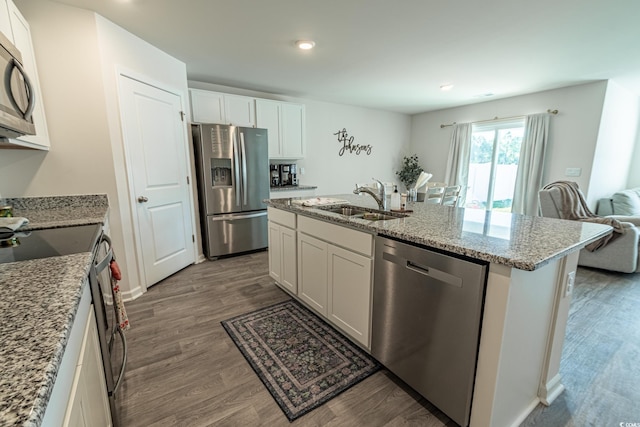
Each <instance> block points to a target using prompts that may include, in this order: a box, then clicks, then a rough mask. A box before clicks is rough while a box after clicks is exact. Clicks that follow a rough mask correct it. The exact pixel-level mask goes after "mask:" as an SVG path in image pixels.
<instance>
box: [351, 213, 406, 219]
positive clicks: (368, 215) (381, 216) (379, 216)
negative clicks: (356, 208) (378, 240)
mask: <svg viewBox="0 0 640 427" xmlns="http://www.w3.org/2000/svg"><path fill="white" fill-rule="evenodd" d="M405 216H406V215H389V214H384V213H380V212H365V213H363V214H362V215H360V217H361V218H362V219H366V220H367V221H386V220H388V219H399V218H404V217H405Z"/></svg>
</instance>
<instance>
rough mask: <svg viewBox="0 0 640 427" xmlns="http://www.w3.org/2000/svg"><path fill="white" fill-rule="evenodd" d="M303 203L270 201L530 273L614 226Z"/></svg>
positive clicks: (434, 208)
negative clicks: (367, 212) (348, 211)
mask: <svg viewBox="0 0 640 427" xmlns="http://www.w3.org/2000/svg"><path fill="white" fill-rule="evenodd" d="M323 197H331V198H336V199H342V200H346V201H347V202H348V203H349V204H350V205H352V206H362V207H366V208H371V209H377V208H378V205H377V203H376V202H375V201H374V200H373V198H372V197H371V196H369V195H367V194H361V195H355V194H339V195H333V196H323ZM297 200H299V201H300V200H304V199H301V198H294V199H289V198H287V199H270V200H268V201H267V203H268V205H269V206H272V207H274V208H279V209H285V210H289V211H292V212H295V213H298V214H301V215H306V216H310V217H315V218H318V219H322V220H325V221H331V222H335V223H340V224H344V225H346V226H349V227H354V228H358V229H362V230H366V231H369V232H373V233H376V234H379V235H383V236H389V237H393V238H397V239H400V240H404V241H407V242H412V243H417V244H420V245H425V246H428V247H432V248H437V249H441V250H445V251H448V252H452V253H455V254H459V255H465V256H468V257H471V258H475V259H480V260H484V261H489V262H493V263H497V264H503V265H506V266H509V267H514V268H517V269H520V270H527V271H532V270H535V269H537V268H540V267H542V266H543V265H545V264H547V263H548V262H550V261H552V260H554V259H557V258H560V257H563V256H566V255H567V254H569V253H571V252H573V251H576V250H579V249H581V248H582V247H584V246H585V245H586V244H588V243H590V242H592V241H594V240H596V239H598V238H599V237H602V236H604V235H606V234H607V233H609V232H610V231H611V227H609V226H607V225H602V224H593V223H585V222H579V221H566V220H560V219H553V218H543V217H532V216H526V215H517V214H510V213H502V212H495V211H494V212H486V211H484V210H478V209H465V208H452V207H448V206H440V205H428V204H425V203H421V202H415V203H409V204H408V206H407V209H411V210H413V212H411V213H408V216H406V217H404V218H399V219H393V220H388V221H368V220H365V219H361V218H353V217H347V216H345V215H341V214H338V213H332V212H327V211H325V210H322V209H321V208H318V207H305V206H302V205H301V204H300V203H298V202H297Z"/></svg>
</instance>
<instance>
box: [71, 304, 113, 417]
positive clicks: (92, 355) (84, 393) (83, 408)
mask: <svg viewBox="0 0 640 427" xmlns="http://www.w3.org/2000/svg"><path fill="white" fill-rule="evenodd" d="M96 328H97V326H96V320H95V314H94V312H93V305H92V306H91V310H90V311H89V321H88V322H87V326H86V328H85V331H84V339H83V342H82V347H81V350H80V358H79V359H78V365H77V367H76V371H75V375H74V378H73V385H72V388H71V395H70V396H69V403H68V405H67V412H66V415H65V418H64V422H63V424H62V425H63V426H64V427H67V426H68V427H91V426H101V427H102V426H110V425H111V414H110V412H109V403H108V402H109V401H108V397H107V386H106V383H105V379H104V373H103V368H102V360H101V356H100V347H99V343H98V331H97V329H96Z"/></svg>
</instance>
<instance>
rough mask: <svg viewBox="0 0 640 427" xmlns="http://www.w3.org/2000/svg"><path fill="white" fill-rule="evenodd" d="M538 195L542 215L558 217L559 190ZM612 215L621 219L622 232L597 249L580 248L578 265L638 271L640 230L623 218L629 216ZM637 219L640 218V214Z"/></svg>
mask: <svg viewBox="0 0 640 427" xmlns="http://www.w3.org/2000/svg"><path fill="white" fill-rule="evenodd" d="M538 196H539V198H540V210H541V212H542V216H544V217H548V218H560V206H561V204H562V198H561V197H560V190H558V189H557V188H552V189H550V190H540V192H539V193H538ZM614 217H616V219H618V220H620V221H622V225H623V227H624V229H625V232H624V234H623V235H622V236H620V237H618V238H617V239H615V240H613V241H612V242H610V243H609V244H607V245H606V246H605V247H603V248H601V249H599V250H597V251H594V252H591V251H588V250H586V249H582V250H581V251H580V256H579V258H578V265H582V266H585V267H594V268H601V269H604V270H610V271H619V272H621V273H636V272H638V271H640V261H639V260H638V254H639V253H640V252H639V251H638V243H639V242H640V230H639V229H638V228H637V227H636V225H635V224H634V223H632V222H629V221H626V220H624V218H630V217H628V216H614ZM637 219H638V220H640V216H638V217H637Z"/></svg>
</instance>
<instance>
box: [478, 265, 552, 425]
mask: <svg viewBox="0 0 640 427" xmlns="http://www.w3.org/2000/svg"><path fill="white" fill-rule="evenodd" d="M563 265H564V263H563V261H562V260H556V261H553V262H550V263H549V264H547V265H545V266H544V267H541V268H539V269H537V270H534V271H524V270H518V269H514V268H509V267H506V266H504V265H497V264H491V265H490V268H489V278H488V282H487V293H486V299H485V308H484V316H483V322H482V333H481V338H480V350H479V354H478V368H477V374H476V384H475V388H474V398H473V403H472V408H471V422H470V425H471V426H472V427H473V426H476V427H480V426H496V427H504V426H517V425H519V424H520V422H521V421H522V420H523V419H524V418H526V416H527V415H528V414H529V413H530V412H531V411H532V410H533V408H535V406H536V405H537V404H538V403H539V401H540V399H539V398H538V392H539V386H540V383H541V378H542V373H543V369H544V367H545V366H546V364H547V358H548V343H549V339H550V338H549V335H550V330H551V325H552V323H553V322H552V317H553V316H554V315H555V309H554V304H555V302H556V299H555V296H556V289H557V286H558V278H559V275H560V270H561V267H562V266H563Z"/></svg>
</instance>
